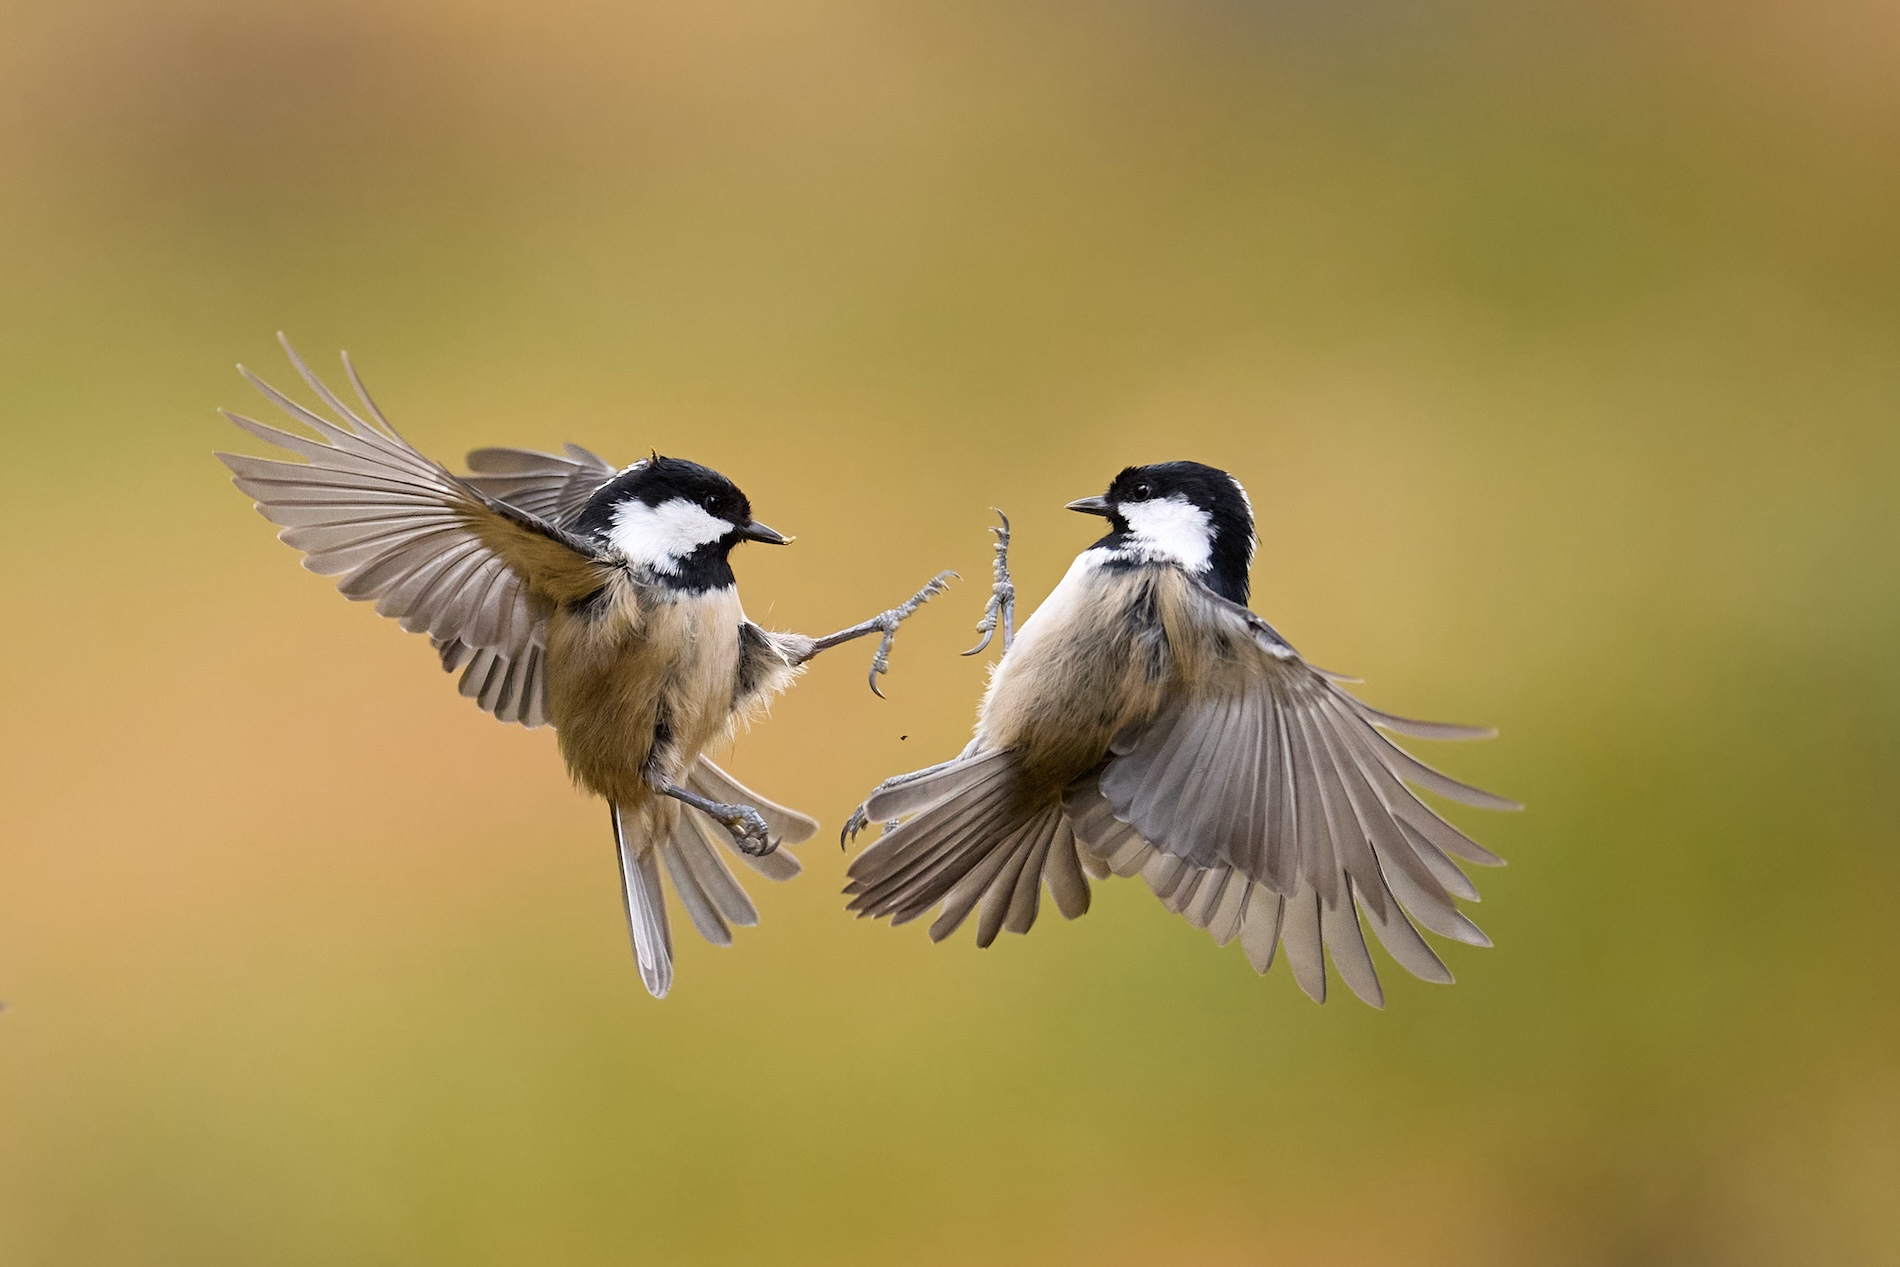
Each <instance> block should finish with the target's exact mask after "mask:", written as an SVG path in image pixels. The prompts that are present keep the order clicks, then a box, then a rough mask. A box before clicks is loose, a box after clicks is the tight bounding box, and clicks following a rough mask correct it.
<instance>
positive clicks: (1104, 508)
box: [1063, 497, 1112, 518]
mask: <svg viewBox="0 0 1900 1267" xmlns="http://www.w3.org/2000/svg"><path fill="white" fill-rule="evenodd" d="M1063 509H1064V510H1079V511H1081V512H1082V513H1083V514H1085V515H1101V516H1102V517H1104V518H1107V517H1108V515H1109V514H1111V513H1112V512H1111V511H1110V510H1109V509H1108V499H1107V498H1106V497H1078V498H1077V499H1076V500H1074V501H1072V502H1070V503H1069V504H1068V505H1067V506H1064V507H1063Z"/></svg>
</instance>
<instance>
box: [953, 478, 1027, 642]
mask: <svg viewBox="0 0 1900 1267" xmlns="http://www.w3.org/2000/svg"><path fill="white" fill-rule="evenodd" d="M996 517H997V518H998V519H1000V520H1002V521H1003V526H1002V527H1001V528H991V529H990V531H991V532H993V533H995V534H996V584H995V585H994V586H992V587H991V588H990V605H989V607H988V608H987V609H985V610H984V612H983V619H981V620H979V621H977V622H976V631H977V632H978V633H980V634H982V635H983V641H981V642H979V643H977V644H976V645H975V646H974V647H971V648H970V649H969V650H968V651H965V652H964V653H963V654H964V655H978V654H980V653H981V652H982V651H983V649H984V648H985V647H987V646H989V645H990V638H991V636H992V635H993V634H995V632H996V626H997V625H998V624H999V623H1000V624H1001V625H1002V627H1003V654H1005V655H1007V654H1009V644H1010V643H1012V642H1014V641H1015V640H1016V583H1015V582H1014V581H1012V580H1010V579H1009V516H1008V515H1005V514H1004V513H1003V512H1002V511H1000V510H999V511H997V512H996Z"/></svg>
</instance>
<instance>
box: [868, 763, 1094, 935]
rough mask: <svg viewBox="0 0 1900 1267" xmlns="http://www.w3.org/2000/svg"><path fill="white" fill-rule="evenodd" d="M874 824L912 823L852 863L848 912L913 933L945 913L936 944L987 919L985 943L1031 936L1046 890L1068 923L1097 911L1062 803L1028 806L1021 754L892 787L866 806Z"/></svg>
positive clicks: (925, 774)
mask: <svg viewBox="0 0 1900 1267" xmlns="http://www.w3.org/2000/svg"><path fill="white" fill-rule="evenodd" d="M864 812H865V813H866V814H868V815H869V816H870V817H872V818H875V819H879V820H884V819H888V818H892V817H897V816H900V815H906V814H908V815H909V817H908V818H907V819H906V820H905V821H904V822H902V823H901V824H899V825H898V826H897V827H895V828H892V829H890V830H888V831H886V832H885V834H884V835H883V836H882V837H880V838H879V839H878V840H877V841H876V843H874V844H872V845H871V846H870V847H869V848H867V849H866V850H865V851H864V852H863V853H861V854H859V855H858V857H857V858H856V859H855V860H854V861H853V862H852V864H851V866H850V869H849V871H848V872H847V874H848V875H849V876H850V883H849V884H848V885H847V886H846V887H845V893H846V894H847V895H849V896H850V898H851V901H850V902H849V903H848V906H847V909H849V910H853V911H856V912H858V913H859V914H860V915H861V916H873V917H888V918H889V919H890V921H891V922H892V923H893V924H904V923H908V922H910V921H911V920H914V919H916V918H918V917H919V916H920V915H923V914H924V913H925V912H926V911H929V910H930V909H931V908H933V907H935V906H937V905H938V904H939V903H941V904H942V906H943V911H942V913H941V914H940V915H939V916H938V917H937V919H936V921H935V922H934V923H932V924H931V926H930V937H931V940H932V941H942V940H943V939H944V938H945V937H948V936H949V935H950V934H951V933H953V932H955V931H956V930H957V928H959V927H960V926H961V925H962V924H963V922H964V920H966V919H968V918H969V916H970V913H971V912H972V911H978V912H979V913H978V917H977V933H976V941H977V945H979V946H988V945H989V944H990V943H992V942H994V941H995V940H996V936H997V934H998V933H999V932H1003V931H1008V932H1012V933H1026V932H1028V931H1029V929H1030V928H1031V926H1033V925H1034V924H1035V922H1036V916H1037V914H1038V912H1039V910H1040V908H1041V901H1042V889H1043V887H1044V886H1045V885H1046V886H1047V887H1048V889H1049V892H1050V895H1051V896H1052V897H1053V898H1054V899H1055V902H1056V908H1057V909H1058V910H1059V911H1061V913H1062V915H1063V916H1064V918H1067V919H1074V918H1075V917H1076V916H1078V915H1081V914H1082V913H1083V912H1085V911H1087V910H1088V907H1089V886H1088V879H1087V877H1086V876H1084V875H1083V872H1082V864H1081V861H1080V858H1079V857H1078V855H1077V853H1076V843H1075V834H1074V832H1072V831H1071V830H1070V828H1069V821H1068V818H1067V816H1066V815H1065V814H1064V813H1063V810H1062V804H1061V802H1060V801H1055V800H1049V801H1045V802H1042V803H1040V804H1037V803H1033V802H1032V803H1029V804H1025V803H1024V798H1023V796H1022V794H1021V788H1020V780H1019V768H1018V762H1017V758H1016V755H1015V754H1014V753H1013V752H1007V751H1002V752H984V753H977V754H974V755H968V756H964V757H960V758H958V759H957V760H955V761H949V762H946V763H945V764H943V765H941V766H936V767H933V768H932V769H930V770H926V771H920V772H919V773H917V774H915V775H909V776H903V777H901V778H898V779H893V780H891V781H890V782H889V783H888V784H886V785H885V786H884V787H882V788H880V789H878V791H876V792H874V793H872V794H871V796H870V798H869V799H868V800H866V802H865V811H864Z"/></svg>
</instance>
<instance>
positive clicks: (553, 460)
mask: <svg viewBox="0 0 1900 1267" xmlns="http://www.w3.org/2000/svg"><path fill="white" fill-rule="evenodd" d="M563 448H565V449H566V454H565V455H561V454H555V453H537V452H535V451H534V450H533V449H505V448H488V449H476V450H475V451H474V452H472V453H470V454H469V455H468V469H469V470H470V472H472V474H469V475H466V476H464V477H463V478H464V479H465V480H466V481H467V482H468V483H470V484H472V485H474V486H475V487H476V488H479V489H480V490H481V491H482V492H484V493H487V494H488V495H489V496H490V497H492V498H494V499H495V500H496V501H502V502H507V503H508V504H509V505H510V506H515V507H518V508H519V509H521V510H525V511H527V512H528V513H529V514H531V515H533V516H535V517H536V518H538V519H545V520H546V521H547V522H549V523H551V524H558V525H559V526H561V527H563V528H572V527H573V526H574V521H575V520H576V519H579V518H580V514H581V511H583V510H584V509H586V507H587V502H588V500H589V499H590V498H592V497H593V495H594V494H595V493H597V492H599V491H600V489H601V487H602V486H603V485H605V484H606V483H607V482H608V481H610V480H612V479H613V477H614V476H616V475H618V474H619V471H617V470H615V469H614V468H613V467H612V466H609V465H608V464H607V462H606V461H605V460H604V459H602V458H600V457H598V456H596V455H595V454H592V453H590V452H588V451H587V450H586V449H583V448H582V447H581V446H580V445H578V444H569V445H564V446H563Z"/></svg>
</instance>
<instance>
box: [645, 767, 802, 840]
mask: <svg viewBox="0 0 1900 1267" xmlns="http://www.w3.org/2000/svg"><path fill="white" fill-rule="evenodd" d="M653 788H654V790H655V791H656V792H659V793H660V794H661V795H663V796H670V797H672V798H673V799H674V800H676V801H684V802H685V803H686V804H688V805H690V806H692V807H693V808H694V809H696V810H698V811H699V812H700V813H702V814H704V815H705V816H706V817H708V818H710V819H712V820H713V821H714V822H715V823H718V824H719V825H720V826H721V827H723V828H725V829H726V831H727V832H728V833H729V834H730V835H731V836H732V843H733V844H734V845H736V846H738V849H739V852H740V853H748V854H751V855H752V856H753V857H754V858H763V857H764V856H765V855H766V854H768V853H771V852H772V851H773V850H774V849H777V848H778V841H776V840H773V839H772V833H771V830H770V829H769V828H767V827H766V825H765V818H764V816H762V815H761V814H760V813H759V811H757V810H755V809H753V808H752V807H751V806H750V805H728V804H726V803H725V802H724V801H713V800H708V799H707V798H705V797H703V796H701V795H700V794H699V793H697V792H689V791H687V790H686V789H685V788H683V787H681V786H680V785H679V784H677V783H675V782H673V780H671V779H669V778H667V777H665V776H664V775H660V776H658V777H657V778H655V779H654V781H653Z"/></svg>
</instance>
